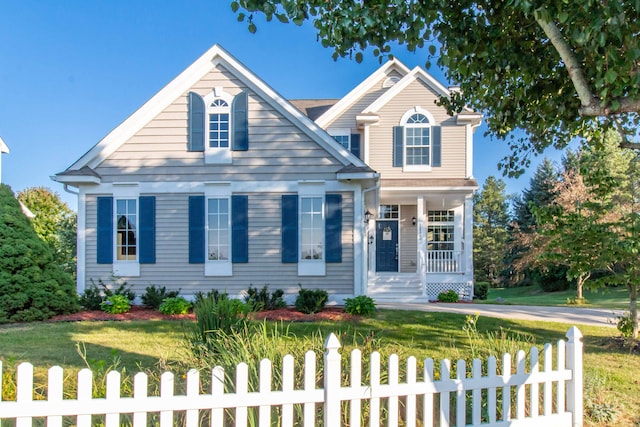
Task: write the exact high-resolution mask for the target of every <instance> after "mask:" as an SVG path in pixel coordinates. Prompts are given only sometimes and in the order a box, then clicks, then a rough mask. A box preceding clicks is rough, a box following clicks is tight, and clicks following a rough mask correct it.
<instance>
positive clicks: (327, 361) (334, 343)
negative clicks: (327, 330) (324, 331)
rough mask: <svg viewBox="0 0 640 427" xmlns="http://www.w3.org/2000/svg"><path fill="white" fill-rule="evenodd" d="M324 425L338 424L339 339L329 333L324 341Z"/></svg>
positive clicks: (327, 426)
mask: <svg viewBox="0 0 640 427" xmlns="http://www.w3.org/2000/svg"><path fill="white" fill-rule="evenodd" d="M324 348H325V349H326V350H327V351H325V353H324V425H325V427H330V426H339V425H340V371H341V369H340V353H338V349H339V348H340V341H338V337H336V336H335V335H334V334H333V333H331V334H330V335H329V336H328V337H327V339H326V340H325V342H324Z"/></svg>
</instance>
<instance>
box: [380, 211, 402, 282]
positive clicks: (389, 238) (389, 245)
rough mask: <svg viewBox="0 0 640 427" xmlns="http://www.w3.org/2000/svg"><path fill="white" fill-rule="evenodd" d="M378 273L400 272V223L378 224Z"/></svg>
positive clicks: (382, 222)
mask: <svg viewBox="0 0 640 427" xmlns="http://www.w3.org/2000/svg"><path fill="white" fill-rule="evenodd" d="M376 271H391V272H398V221H379V220H378V221H377V222H376Z"/></svg>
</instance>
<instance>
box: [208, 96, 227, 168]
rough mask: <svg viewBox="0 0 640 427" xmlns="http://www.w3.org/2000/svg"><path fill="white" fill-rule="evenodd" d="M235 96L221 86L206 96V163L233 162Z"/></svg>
mask: <svg viewBox="0 0 640 427" xmlns="http://www.w3.org/2000/svg"><path fill="white" fill-rule="evenodd" d="M232 102H233V96H232V95H230V94H228V93H226V92H225V91H224V90H223V89H222V88H221V87H215V88H214V89H213V91H211V92H210V93H209V94H207V95H206V96H205V97H204V103H205V108H206V116H205V117H206V118H207V125H206V135H207V136H206V139H205V140H206V146H205V150H204V154H205V163H231V161H232V158H231V129H232V128H231V126H232V125H233V124H232V123H231V103H232Z"/></svg>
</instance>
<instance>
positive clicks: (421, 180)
mask: <svg viewBox="0 0 640 427" xmlns="http://www.w3.org/2000/svg"><path fill="white" fill-rule="evenodd" d="M448 93H449V92H448V91H447V89H446V88H445V87H443V86H442V85H441V84H439V83H438V82H437V81H435V80H434V79H433V78H432V77H431V76H430V75H429V74H427V73H426V72H425V71H424V70H422V69H420V68H416V69H413V70H409V69H408V68H407V67H405V66H404V65H403V64H402V63H401V62H400V61H398V60H392V61H390V62H387V63H386V64H384V65H383V66H382V67H381V68H380V69H378V70H377V71H375V72H374V73H373V74H372V75H371V76H370V77H368V78H367V79H366V80H365V81H363V82H362V83H361V84H360V85H358V86H357V87H356V88H355V89H353V90H352V91H351V92H350V93H349V94H347V95H346V96H345V97H344V98H342V99H339V100H296V101H289V100H286V99H284V98H283V97H282V96H280V95H279V94H278V93H277V92H276V91H274V90H273V89H272V88H271V87H269V86H268V85H267V84H266V83H265V82H263V81H262V80H261V79H260V78H259V77H257V76H256V75H254V74H253V73H252V72H251V71H250V70H249V69H247V68H246V67H245V66H244V65H242V64H241V63H240V62H239V61H238V60H237V59H235V58H234V57H233V56H232V55H230V54H229V53H228V52H226V51H225V50H224V49H223V48H221V47H220V46H218V45H215V46H213V47H212V48H211V49H210V50H209V51H207V52H206V53H205V54H204V55H202V56H201V57H200V58H199V59H198V60H196V61H195V62H194V63H193V64H192V65H191V66H189V67H188V68H187V69H186V70H184V71H183V72H182V73H181V74H180V75H179V76H177V77H176V78H175V79H174V80H173V81H171V82H170V83H169V84H168V85H167V86H165V87H164V88H163V89H162V90H160V91H159V92H158V93H157V94H156V95H155V96H153V97H152V98H151V99H150V100H149V101H148V102H147V103H145V104H144V105H143V106H142V107H140V109H138V110H137V111H136V112H135V113H133V114H132V115H131V116H130V117H129V118H128V119H126V120H125V121H124V122H123V123H122V124H121V125H119V126H118V127H116V128H115V129H114V130H113V131H112V132H111V133H109V134H108V135H107V136H106V137H105V138H104V139H103V140H101V141H100V142H99V143H98V144H97V145H95V146H94V147H93V148H92V149H90V150H89V151H88V152H87V153H86V154H85V155H83V156H82V157H81V158H80V159H78V160H77V161H76V162H75V163H74V164H72V165H71V166H70V167H69V168H68V169H67V170H65V171H64V172H61V173H58V174H57V175H55V176H53V177H52V179H53V180H55V181H57V182H60V183H62V184H64V185H65V186H72V187H76V188H77V191H78V197H79V200H78V269H77V278H78V279H77V280H78V292H79V293H82V292H83V290H84V289H85V287H86V286H87V285H88V284H90V283H91V280H94V281H97V280H98V279H103V280H110V279H111V278H112V277H116V278H122V279H124V280H126V281H127V282H128V283H129V284H131V285H133V286H134V290H135V291H136V292H137V293H138V295H140V294H141V293H142V292H144V289H145V287H146V286H149V285H150V284H155V285H158V286H166V287H167V288H168V289H178V288H180V289H181V294H182V295H185V296H191V295H193V294H194V293H196V292H200V291H203V292H207V291H209V290H211V289H218V290H221V291H226V292H228V293H229V294H230V295H240V294H241V293H242V291H244V290H246V289H247V288H248V287H249V286H250V285H253V286H260V287H261V286H263V285H265V284H268V285H269V286H270V288H271V289H277V288H281V289H283V290H285V292H286V294H287V295H288V296H289V298H290V299H291V298H293V296H294V295H295V294H296V293H297V291H298V289H299V286H302V287H303V288H308V289H315V288H322V289H325V290H327V291H328V293H329V295H330V300H331V301H333V302H337V303H340V302H342V301H343V300H344V298H348V297H353V296H354V295H361V294H365V295H371V296H372V297H374V298H375V299H377V300H378V301H427V300H429V299H435V298H436V297H437V294H438V293H439V292H441V291H446V290H449V289H454V290H456V291H457V292H458V293H459V294H460V295H461V296H462V297H464V298H471V295H472V289H473V268H472V267H473V265H472V249H473V248H472V194H473V192H474V190H476V189H477V183H476V181H475V180H474V179H473V176H472V161H471V158H472V146H473V131H474V129H475V127H477V126H478V125H479V123H480V120H481V116H480V115H478V114H476V113H474V112H472V111H465V112H463V113H460V114H457V115H456V116H453V117H451V116H449V115H447V114H446V111H445V110H444V109H443V108H442V107H438V106H436V104H435V103H434V101H435V100H436V99H437V98H438V97H439V96H442V95H445V96H446V95H447V94H448Z"/></svg>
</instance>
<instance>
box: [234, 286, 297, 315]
mask: <svg viewBox="0 0 640 427" xmlns="http://www.w3.org/2000/svg"><path fill="white" fill-rule="evenodd" d="M283 295H284V291H283V290H282V289H276V290H275V291H273V293H270V292H269V290H268V285H264V286H263V287H262V289H260V290H258V289H257V288H254V287H253V285H251V286H249V289H247V295H246V296H245V297H244V302H246V303H247V304H249V305H250V306H251V309H252V310H253V311H262V310H275V309H278V308H282V307H285V306H286V305H287V303H286V302H285V301H284V298H283Z"/></svg>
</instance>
